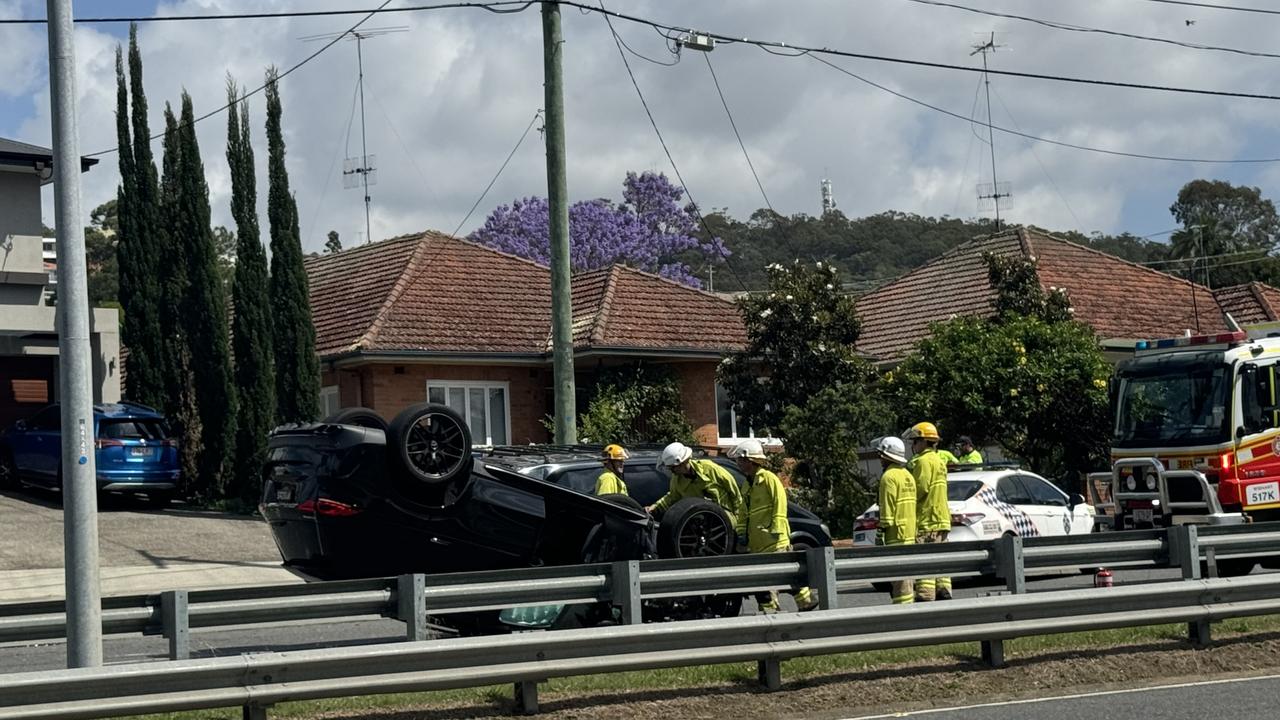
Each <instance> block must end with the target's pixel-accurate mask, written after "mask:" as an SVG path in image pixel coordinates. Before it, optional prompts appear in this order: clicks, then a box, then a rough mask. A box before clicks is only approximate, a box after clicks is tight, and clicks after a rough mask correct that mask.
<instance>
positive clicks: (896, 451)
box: [875, 435, 907, 465]
mask: <svg viewBox="0 0 1280 720" xmlns="http://www.w3.org/2000/svg"><path fill="white" fill-rule="evenodd" d="M875 446H876V452H878V453H880V457H882V458H885V459H886V460H888V461H890V462H895V463H898V464H899V465H906V464H907V447H906V445H904V444H903V443H902V440H901V439H899V438H896V437H893V436H892V435H890V436H888V437H882V438H880V439H879V440H877V441H876V443H875Z"/></svg>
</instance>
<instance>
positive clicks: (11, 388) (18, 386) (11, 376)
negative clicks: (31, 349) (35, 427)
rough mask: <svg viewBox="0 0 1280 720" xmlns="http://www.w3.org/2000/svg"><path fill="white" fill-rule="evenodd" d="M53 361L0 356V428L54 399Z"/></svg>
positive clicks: (50, 358)
mask: <svg viewBox="0 0 1280 720" xmlns="http://www.w3.org/2000/svg"><path fill="white" fill-rule="evenodd" d="M54 382H55V375H54V358H52V357H0V428H7V427H9V426H10V425H12V424H13V421H14V420H18V419H19V418H27V417H30V416H32V415H34V414H35V412H36V411H37V410H39V409H40V408H42V407H44V406H45V405H48V404H49V403H51V402H53V400H54V393H53V388H54Z"/></svg>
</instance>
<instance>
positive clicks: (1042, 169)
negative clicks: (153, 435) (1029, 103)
mask: <svg viewBox="0 0 1280 720" xmlns="http://www.w3.org/2000/svg"><path fill="white" fill-rule="evenodd" d="M995 92H996V100H998V101H1000V107H1002V108H1004V114H1005V115H1008V116H1009V121H1010V122H1012V123H1013V127H1014V128H1015V129H1017V130H1019V131H1021V130H1022V128H1021V127H1020V126H1019V125H1018V119H1017V118H1015V117H1014V116H1013V112H1012V111H1010V110H1009V106H1008V105H1007V104H1006V103H1005V101H1004V97H1003V96H1002V95H1000V90H999V89H997V90H996V91H995ZM1027 149H1028V150H1030V151H1031V157H1033V158H1035V159H1036V164H1037V165H1039V166H1040V172H1042V173H1044V176H1045V178H1046V179H1047V180H1048V181H1049V184H1050V185H1052V186H1053V191H1054V192H1055V193H1057V194H1058V199H1059V200H1061V201H1062V204H1063V205H1065V206H1066V207H1067V212H1069V213H1071V218H1072V219H1073V220H1075V221H1076V227H1084V223H1082V222H1080V216H1078V215H1076V211H1075V209H1074V208H1072V207H1071V203H1070V202H1067V196H1066V195H1063V194H1062V189H1061V188H1059V187H1058V183H1057V182H1056V181H1055V180H1054V179H1053V176H1052V175H1050V174H1049V168H1047V167H1045V165H1044V162H1042V161H1041V160H1040V153H1037V152H1036V145H1035V143H1033V142H1028V143H1027Z"/></svg>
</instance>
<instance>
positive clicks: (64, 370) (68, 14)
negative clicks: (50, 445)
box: [48, 0, 146, 667]
mask: <svg viewBox="0 0 1280 720" xmlns="http://www.w3.org/2000/svg"><path fill="white" fill-rule="evenodd" d="M48 18H49V94H50V96H51V99H52V103H53V182H54V222H55V224H56V226H57V228H58V241H57V242H58V307H57V311H56V313H57V326H58V382H59V388H60V390H61V392H60V393H59V403H60V409H61V415H62V525H63V547H64V552H65V559H64V564H65V566H66V595H67V602H66V608H67V667H94V666H98V665H101V664H102V599H101V594H100V589H99V587H98V485H97V479H96V478H97V469H96V462H95V458H94V450H95V445H94V433H93V388H92V387H90V378H92V377H93V354H92V351H91V349H90V346H89V287H88V280H87V275H86V268H85V264H86V261H85V254H84V221H83V219H82V218H81V216H80V137H79V134H78V132H77V129H76V55H75V36H74V34H73V29H72V9H71V0H48ZM142 141H143V142H145V141H146V138H143V139H142Z"/></svg>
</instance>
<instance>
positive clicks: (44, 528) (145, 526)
mask: <svg viewBox="0 0 1280 720" xmlns="http://www.w3.org/2000/svg"><path fill="white" fill-rule="evenodd" d="M62 534H63V523H62V506H61V502H60V497H59V496H58V495H57V494H56V493H46V492H42V491H37V490H23V491H15V492H3V493H0V602H11V601H17V600H37V599H54V598H60V597H62V594H63V570H62V568H63V547H62ZM98 548H99V550H98V552H99V554H100V556H99V559H100V565H101V567H102V573H101V578H102V586H103V594H104V595H118V594H132V593H141V592H156V591H159V590H166V589H179V588H185V589H195V588H198V587H211V586H228V585H256V584H267V583H273V582H294V581H296V578H295V577H294V576H293V575H292V574H291V573H289V572H288V571H286V570H284V569H283V568H281V567H280V555H279V554H278V553H277V552H276V547H275V543H274V542H273V541H272V539H271V533H270V531H269V530H268V528H267V524H266V523H265V522H263V520H262V519H261V518H258V517H246V516H239V515H229V514H226V513H217V512H210V511H205V510H196V509H192V508H189V507H187V506H184V505H179V504H175V505H173V506H171V507H169V508H167V509H164V510H155V509H150V508H146V507H144V506H143V505H142V504H141V503H138V502H134V501H131V500H129V499H114V498H109V499H106V500H105V501H104V502H103V504H102V505H101V507H100V508H99V514H98Z"/></svg>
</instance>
